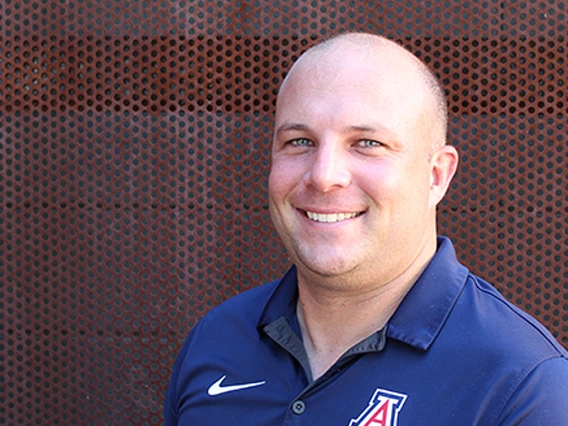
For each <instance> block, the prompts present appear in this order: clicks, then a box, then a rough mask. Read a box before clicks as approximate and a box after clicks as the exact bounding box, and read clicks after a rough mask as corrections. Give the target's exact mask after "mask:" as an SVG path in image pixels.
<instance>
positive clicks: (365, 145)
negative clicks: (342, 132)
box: [357, 139, 383, 148]
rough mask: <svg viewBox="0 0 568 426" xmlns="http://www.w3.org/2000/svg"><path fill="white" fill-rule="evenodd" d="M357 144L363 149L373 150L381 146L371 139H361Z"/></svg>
mask: <svg viewBox="0 0 568 426" xmlns="http://www.w3.org/2000/svg"><path fill="white" fill-rule="evenodd" d="M357 144H358V145H359V146H361V147H363V148H374V147H379V146H382V145H383V144H382V143H380V142H378V141H374V140H372V139H362V140H360V141H359V142H357Z"/></svg>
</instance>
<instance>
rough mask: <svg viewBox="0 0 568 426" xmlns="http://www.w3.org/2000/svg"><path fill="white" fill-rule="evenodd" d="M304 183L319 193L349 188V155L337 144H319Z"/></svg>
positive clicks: (331, 142)
mask: <svg viewBox="0 0 568 426" xmlns="http://www.w3.org/2000/svg"><path fill="white" fill-rule="evenodd" d="M305 183H306V185H308V186H311V187H313V188H314V189H316V190H318V191H321V192H328V191H332V190H334V189H339V188H346V187H347V186H349V184H350V183H351V170H350V165H349V153H348V152H346V151H345V150H344V148H343V147H342V146H341V145H340V144H339V143H337V142H333V141H330V142H323V143H320V144H319V145H318V148H317V150H316V152H315V153H314V156H313V159H312V162H311V164H310V168H309V169H308V171H307V173H306V175H305Z"/></svg>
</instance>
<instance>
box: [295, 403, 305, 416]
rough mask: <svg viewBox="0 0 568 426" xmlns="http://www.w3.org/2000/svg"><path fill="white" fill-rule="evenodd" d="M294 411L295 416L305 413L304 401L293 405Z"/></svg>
mask: <svg viewBox="0 0 568 426" xmlns="http://www.w3.org/2000/svg"><path fill="white" fill-rule="evenodd" d="M292 411H293V412H294V414H298V415H300V414H302V413H303V412H304V411H306V404H305V403H304V401H299V400H298V401H295V402H294V403H293V404H292Z"/></svg>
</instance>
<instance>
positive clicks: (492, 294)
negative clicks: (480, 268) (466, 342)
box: [452, 274, 568, 363]
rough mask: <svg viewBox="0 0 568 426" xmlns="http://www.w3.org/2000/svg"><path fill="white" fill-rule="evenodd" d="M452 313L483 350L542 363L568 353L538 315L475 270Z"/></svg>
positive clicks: (517, 359) (470, 275)
mask: <svg viewBox="0 0 568 426" xmlns="http://www.w3.org/2000/svg"><path fill="white" fill-rule="evenodd" d="M452 316H453V317H454V318H453V319H454V321H456V324H455V325H456V326H457V327H459V328H461V329H462V330H467V335H468V336H469V338H470V339H471V341H472V343H474V344H475V345H478V348H479V350H485V351H488V352H490V353H491V352H494V353H498V354H500V356H501V357H511V358H512V359H515V360H516V361H517V362H518V361H520V360H521V359H523V358H524V359H525V361H527V362H531V361H532V362H536V363H538V362H541V361H544V360H546V359H549V358H554V357H564V358H566V357H567V356H568V354H567V352H566V350H565V349H564V348H563V347H562V345H560V343H558V341H557V340H556V339H555V338H554V336H552V334H551V333H550V332H549V331H548V330H547V329H546V327H544V326H543V325H542V324H541V323H540V322H539V321H538V320H537V319H535V318H534V317H533V316H531V315H529V314H528V313H527V312H525V311H524V310H522V309H521V308H519V307H518V306H516V305H514V304H513V303H511V302H509V301H508V300H507V299H506V298H505V297H504V296H503V295H502V294H501V293H500V292H499V291H498V290H497V289H496V288H495V287H493V286H492V285H491V284H489V283H488V282H487V281H485V280H484V279H482V278H480V277H477V276H475V275H473V274H469V276H468V279H467V283H466V285H465V287H464V289H463V292H462V294H461V295H460V297H459V299H458V301H457V303H456V307H455V312H454V315H452ZM460 323H461V326H460ZM466 325H467V327H466Z"/></svg>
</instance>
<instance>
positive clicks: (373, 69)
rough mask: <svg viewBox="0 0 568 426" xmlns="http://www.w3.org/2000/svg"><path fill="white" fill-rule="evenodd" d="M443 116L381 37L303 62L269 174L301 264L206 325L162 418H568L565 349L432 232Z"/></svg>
mask: <svg viewBox="0 0 568 426" xmlns="http://www.w3.org/2000/svg"><path fill="white" fill-rule="evenodd" d="M446 126H447V113H446V106H445V100H444V97H443V94H442V91H441V89H440V87H439V85H438V83H437V81H436V79H435V77H434V76H433V75H432V73H431V72H430V71H429V70H428V69H427V68H426V66H425V65H423V64H422V63H421V62H420V61H419V60H418V59H417V58H416V57H414V56H412V55H411V54H410V53H409V52H407V51H406V50H405V49H403V48H401V47H400V46H398V45H397V44H395V43H393V42H391V41H389V40H386V39H384V38H382V37H378V36H374V35H369V34H345V35H341V36H338V37H335V38H333V39H331V40H328V41H326V42H324V43H322V44H319V45H317V46H316V47H314V48H312V49H310V50H309V51H308V52H306V53H305V54H304V55H303V56H302V57H301V58H300V59H299V60H298V61H297V62H296V64H295V65H294V66H293V67H292V69H291V70H290V73H289V74H288V76H287V77H286V79H285V81H284V83H283V85H282V87H281V90H280V92H279V95H278V100H277V104H276V119H275V131H274V140H273V145H272V165H271V172H270V178H269V201H270V211H271V217H272V220H273V223H274V226H275V228H276V230H277V232H278V234H279V236H280V238H281V239H282V241H283V243H284V245H285V247H286V249H287V250H288V253H289V254H290V257H291V259H292V261H293V264H294V266H293V267H292V268H291V269H290V271H289V272H288V273H287V274H286V275H285V276H284V277H283V278H282V279H280V280H278V281H275V282H273V283H269V284H266V285H264V286H260V287H258V288H256V289H253V290H250V291H248V292H245V293H243V294H241V295H239V296H236V297H234V298H232V299H231V300H229V301H227V302H225V303H224V304H222V305H221V306H219V307H217V308H215V309H213V310H212V311H211V312H210V313H209V314H208V315H207V316H206V317H205V318H204V319H203V320H202V321H201V322H200V323H199V324H198V325H197V326H196V327H195V328H194V329H193V330H192V332H191V333H190V335H189V337H188V339H187V341H186V344H185V345H184V347H183V348H182V350H181V353H180V355H179V357H178V361H177V363H176V366H175V368H174V373H173V376H172V381H171V383H170V387H169V390H168V396H167V401H166V407H165V415H166V424H172V425H173V424H181V425H210V426H215V425H224V424H228V423H231V424H238V425H247V426H255V425H271V426H272V425H312V426H313V425H346V426H371V425H373V426H379V425H385V426H386V425H391V426H394V425H413V426H415V425H438V426H439V425H452V426H455V425H460V426H462V425H520V424H522V425H539V424H541V425H563V424H568V410H566V405H567V404H568V387H567V386H566V383H567V382H568V361H567V354H566V351H565V350H564V349H563V348H562V347H561V346H560V345H559V344H558V343H557V342H556V341H555V340H554V338H553V337H552V336H551V335H550V334H549V333H548V332H547V331H546V330H545V329H544V327H542V326H541V325H540V324H539V323H538V322H537V321H535V320H534V319H533V318H531V317H530V316H528V315H527V314H525V313H523V312H522V311H520V310H518V309H517V308H515V307H514V306H512V305H511V304H509V303H508V302H507V301H506V300H505V299H503V298H502V297H501V296H500V295H499V293H498V292H497V291H496V290H495V289H494V288H493V287H491V286H490V285H489V284H488V283H486V282H484V281H483V280H481V279H480V278H478V277H476V276H474V275H472V274H471V273H469V272H468V271H467V269H466V268H465V267H464V266H462V265H460V264H459V263H458V262H457V260H456V257H455V253H454V250H453V247H452V244H451V242H450V241H449V240H448V239H446V238H444V237H437V235H436V205H437V204H438V203H439V202H440V200H441V199H442V197H443V196H444V194H445V193H446V190H447V188H448V186H449V184H450V181H451V179H452V177H453V175H454V173H455V170H456V167H457V163H458V155H457V152H456V150H455V148H453V147H452V146H449V145H446V143H445V137H446Z"/></svg>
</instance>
